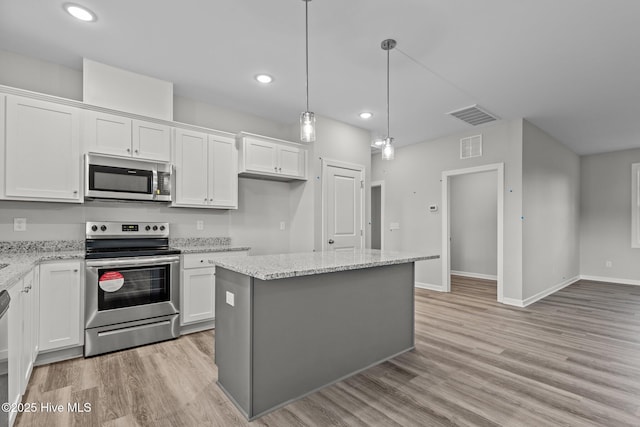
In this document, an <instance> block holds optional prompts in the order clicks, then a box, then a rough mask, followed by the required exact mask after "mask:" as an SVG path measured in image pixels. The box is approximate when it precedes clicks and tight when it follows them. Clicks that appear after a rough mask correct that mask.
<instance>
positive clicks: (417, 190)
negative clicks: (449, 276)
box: [372, 120, 522, 300]
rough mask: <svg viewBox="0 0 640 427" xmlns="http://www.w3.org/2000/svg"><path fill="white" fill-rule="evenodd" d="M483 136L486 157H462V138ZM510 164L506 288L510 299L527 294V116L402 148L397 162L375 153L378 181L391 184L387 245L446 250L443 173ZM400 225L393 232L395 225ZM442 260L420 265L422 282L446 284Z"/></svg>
mask: <svg viewBox="0 0 640 427" xmlns="http://www.w3.org/2000/svg"><path fill="white" fill-rule="evenodd" d="M479 133H482V135H483V156H482V157H476V158H472V159H466V160H461V159H460V138H464V137H468V136H471V135H477V134H479ZM501 162H504V164H505V186H506V192H505V209H504V219H505V230H504V234H505V242H504V244H505V277H504V279H505V286H504V295H505V297H507V298H513V299H518V300H519V299H521V296H522V294H521V292H522V269H521V262H522V234H521V226H522V224H521V223H522V221H521V220H520V217H521V215H522V120H512V121H505V122H499V123H497V124H494V125H492V126H484V127H481V128H479V129H473V130H471V131H469V132H465V133H460V134H456V135H450V136H446V137H442V138H438V139H435V140H433V141H427V142H423V143H420V144H414V145H409V146H406V147H399V148H397V149H396V158H395V160H393V161H383V160H382V159H381V156H380V154H379V153H378V154H375V155H373V156H372V179H373V180H374V181H384V182H385V199H386V200H385V225H384V239H385V240H384V241H385V249H389V250H405V251H412V252H419V253H424V254H429V255H432V254H435V255H440V254H441V244H442V241H441V238H442V234H441V230H442V217H441V212H442V209H440V210H439V211H438V213H435V214H434V213H430V212H429V211H428V206H429V205H430V204H437V205H439V206H440V205H441V204H442V186H441V181H440V180H441V177H442V172H443V171H446V170H454V169H464V168H469V167H474V166H480V165H486V164H492V163H501ZM391 222H397V223H399V224H400V229H399V230H394V231H390V230H389V223H391ZM441 272H442V263H441V260H429V261H420V262H418V263H416V281H417V282H419V283H423V284H426V285H429V286H431V287H434V288H442V286H443V284H442V274H441Z"/></svg>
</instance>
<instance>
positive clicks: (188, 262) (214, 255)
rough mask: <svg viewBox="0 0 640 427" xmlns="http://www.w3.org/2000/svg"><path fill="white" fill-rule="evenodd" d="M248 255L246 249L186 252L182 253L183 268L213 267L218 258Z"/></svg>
mask: <svg viewBox="0 0 640 427" xmlns="http://www.w3.org/2000/svg"><path fill="white" fill-rule="evenodd" d="M243 255H244V256H246V255H247V252H246V251H231V252H209V253H199V254H184V255H182V268H183V269H189V268H202V267H213V266H215V264H216V260H217V259H220V258H223V257H228V256H243Z"/></svg>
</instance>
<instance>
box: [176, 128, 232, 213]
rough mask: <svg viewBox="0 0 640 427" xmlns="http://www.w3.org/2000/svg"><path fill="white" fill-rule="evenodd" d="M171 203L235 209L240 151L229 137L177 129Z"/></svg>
mask: <svg viewBox="0 0 640 427" xmlns="http://www.w3.org/2000/svg"><path fill="white" fill-rule="evenodd" d="M174 150H175V151H174V153H175V156H174V161H175V168H176V169H175V174H174V176H175V186H174V188H175V192H174V202H173V204H172V206H186V207H199V208H219V209H236V208H237V207H238V169H237V164H238V163H237V162H238V154H237V149H236V147H235V141H234V139H233V138H230V137H223V136H217V135H208V134H206V133H202V132H194V131H189V130H183V129H176V138H175V147H174Z"/></svg>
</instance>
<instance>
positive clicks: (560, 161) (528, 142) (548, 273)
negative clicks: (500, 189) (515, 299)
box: [522, 120, 630, 300]
mask: <svg viewBox="0 0 640 427" xmlns="http://www.w3.org/2000/svg"><path fill="white" fill-rule="evenodd" d="M629 170H630V169H629ZM523 189H524V191H523V194H524V199H523V208H524V209H523V212H524V220H523V224H524V228H523V240H522V241H523V252H522V255H523V299H525V300H526V299H527V298H530V297H534V296H536V295H540V294H543V293H545V292H547V291H549V290H551V289H554V288H555V287H557V286H558V285H561V284H563V283H566V281H567V280H570V279H572V278H576V277H577V276H578V275H579V274H580V262H579V251H580V247H579V209H580V207H579V205H580V158H579V157H578V155H577V154H575V153H573V152H572V151H570V150H569V149H567V148H566V147H565V146H564V145H562V144H561V143H560V142H558V141H557V140H555V139H553V138H552V137H550V136H549V135H547V134H546V133H545V132H543V131H542V130H540V129H539V128H537V127H536V126H534V125H532V124H531V123H529V122H527V121H526V120H525V121H524V127H523ZM629 194H630V192H629ZM629 223H630V222H629Z"/></svg>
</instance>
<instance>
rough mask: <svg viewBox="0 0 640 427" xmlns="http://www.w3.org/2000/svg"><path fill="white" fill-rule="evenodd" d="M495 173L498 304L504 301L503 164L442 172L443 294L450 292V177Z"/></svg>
mask: <svg viewBox="0 0 640 427" xmlns="http://www.w3.org/2000/svg"><path fill="white" fill-rule="evenodd" d="M493 171H495V172H497V173H496V175H497V179H496V188H497V191H498V197H497V198H498V218H497V221H498V257H497V258H498V270H497V276H498V280H497V282H498V302H503V299H504V163H493V164H488V165H482V166H476V167H471V168H465V169H455V170H449V171H442V284H443V288H444V289H443V290H444V292H451V239H450V237H451V217H450V216H451V213H450V212H451V210H450V200H451V194H450V191H451V187H450V179H451V177H452V176H457V175H466V174H472V173H478V172H493Z"/></svg>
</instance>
